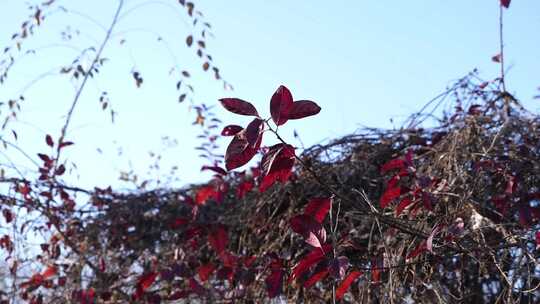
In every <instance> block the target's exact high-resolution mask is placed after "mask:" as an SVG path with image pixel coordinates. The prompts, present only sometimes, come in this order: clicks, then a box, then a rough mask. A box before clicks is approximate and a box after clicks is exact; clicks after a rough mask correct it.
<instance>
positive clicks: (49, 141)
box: [45, 134, 54, 147]
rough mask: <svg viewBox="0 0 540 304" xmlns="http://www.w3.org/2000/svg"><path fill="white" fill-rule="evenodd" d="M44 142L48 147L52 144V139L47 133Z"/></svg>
mask: <svg viewBox="0 0 540 304" xmlns="http://www.w3.org/2000/svg"><path fill="white" fill-rule="evenodd" d="M45 142H46V143H47V145H48V146H49V147H52V146H54V141H53V139H52V137H51V136H50V135H49V134H47V136H45Z"/></svg>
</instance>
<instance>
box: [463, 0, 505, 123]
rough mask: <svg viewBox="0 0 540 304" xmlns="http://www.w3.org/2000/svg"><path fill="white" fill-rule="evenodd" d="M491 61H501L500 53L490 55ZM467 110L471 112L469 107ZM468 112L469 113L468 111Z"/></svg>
mask: <svg viewBox="0 0 540 304" xmlns="http://www.w3.org/2000/svg"><path fill="white" fill-rule="evenodd" d="M501 1H502V0H501ZM491 61H493V62H496V63H500V62H501V54H497V55H495V56H493V57H491ZM469 112H471V110H470V109H469ZM469 114H471V113H469Z"/></svg>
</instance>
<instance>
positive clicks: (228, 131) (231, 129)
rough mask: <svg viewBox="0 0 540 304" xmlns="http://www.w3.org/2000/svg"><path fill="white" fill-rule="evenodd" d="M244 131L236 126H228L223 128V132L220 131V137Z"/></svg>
mask: <svg viewBox="0 0 540 304" xmlns="http://www.w3.org/2000/svg"><path fill="white" fill-rule="evenodd" d="M242 130H244V128H242V127H240V126H238V125H228V126H226V127H225V128H223V131H221V135H222V136H233V135H235V134H236V133H238V132H240V131H242Z"/></svg>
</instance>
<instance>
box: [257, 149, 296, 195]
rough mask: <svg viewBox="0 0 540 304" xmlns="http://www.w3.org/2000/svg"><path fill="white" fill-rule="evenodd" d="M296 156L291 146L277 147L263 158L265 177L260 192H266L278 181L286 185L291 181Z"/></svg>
mask: <svg viewBox="0 0 540 304" xmlns="http://www.w3.org/2000/svg"><path fill="white" fill-rule="evenodd" d="M294 161H295V154H294V148H293V147H292V146H291V145H276V146H273V147H272V148H270V151H269V152H268V153H267V154H266V155H265V156H263V159H262V162H261V164H262V167H263V174H264V175H263V177H262V181H261V183H260V185H259V191H260V192H264V191H266V189H268V188H269V187H270V186H272V185H273V184H274V183H275V182H276V181H279V182H281V183H285V182H287V181H288V180H289V177H290V176H291V173H292V168H293V166H294Z"/></svg>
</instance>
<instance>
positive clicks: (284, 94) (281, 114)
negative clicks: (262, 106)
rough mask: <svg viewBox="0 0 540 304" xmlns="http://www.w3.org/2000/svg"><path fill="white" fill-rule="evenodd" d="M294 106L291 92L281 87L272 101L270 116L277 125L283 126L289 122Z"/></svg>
mask: <svg viewBox="0 0 540 304" xmlns="http://www.w3.org/2000/svg"><path fill="white" fill-rule="evenodd" d="M292 106H293V98H292V94H291V92H290V91H289V89H287V88H286V87H285V86H280V87H279V88H278V89H277V90H276V92H275V93H274V95H272V99H271V100H270V115H272V120H274V122H275V123H276V125H278V126H281V125H282V124H284V123H286V122H287V119H288V117H289V112H290V111H291V109H292Z"/></svg>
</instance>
